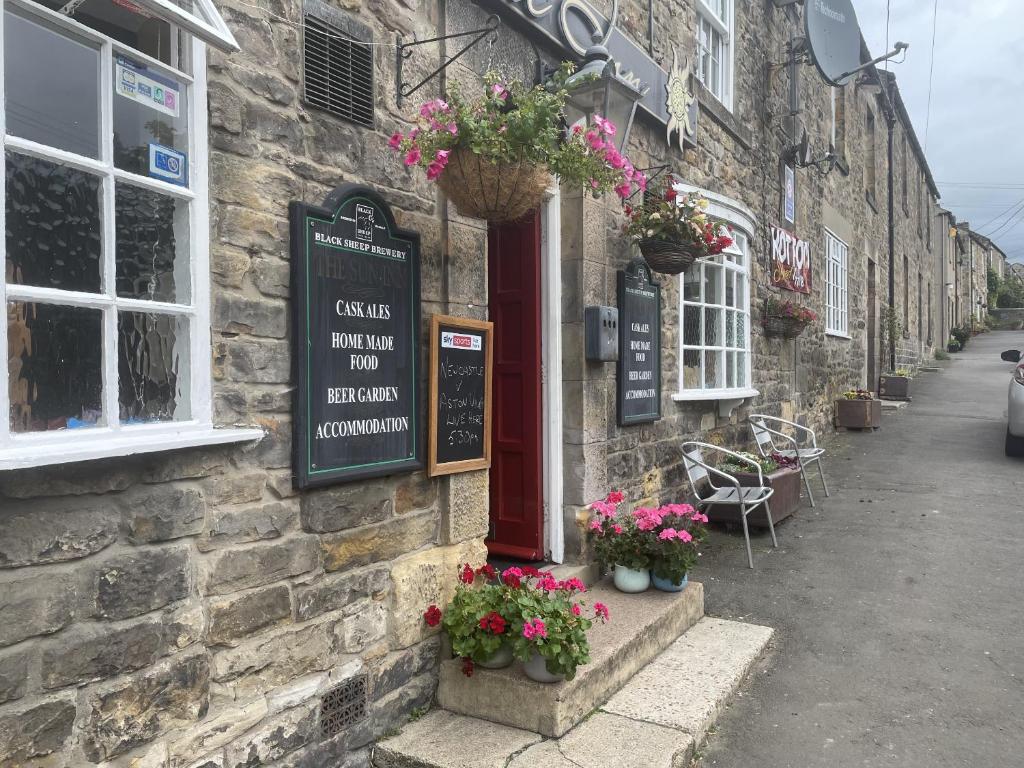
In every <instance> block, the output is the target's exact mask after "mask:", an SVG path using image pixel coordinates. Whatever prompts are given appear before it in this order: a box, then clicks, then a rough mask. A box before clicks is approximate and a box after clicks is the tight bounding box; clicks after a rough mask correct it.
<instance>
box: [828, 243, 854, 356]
mask: <svg viewBox="0 0 1024 768" xmlns="http://www.w3.org/2000/svg"><path fill="white" fill-rule="evenodd" d="M837 251H838V253H837ZM839 253H841V254H842V257H841V258H838V255H839ZM837 319H838V320H839V322H836V320H837ZM825 335H826V336H835V337H838V338H842V339H849V338H851V337H850V246H849V244H848V243H847V242H846V241H845V240H843V239H842V238H841V237H839V236H838V235H837V234H836V233H835V232H833V231H832V230H830V229H828V228H827V227H826V228H825Z"/></svg>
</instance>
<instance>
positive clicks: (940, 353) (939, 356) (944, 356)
mask: <svg viewBox="0 0 1024 768" xmlns="http://www.w3.org/2000/svg"><path fill="white" fill-rule="evenodd" d="M935 359H936V360H949V353H948V352H946V351H944V350H941V349H936V350H935Z"/></svg>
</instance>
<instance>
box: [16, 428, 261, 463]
mask: <svg viewBox="0 0 1024 768" xmlns="http://www.w3.org/2000/svg"><path fill="white" fill-rule="evenodd" d="M263 435H264V432H263V430H262V429H245V428H223V429H217V428H215V427H211V426H206V425H199V424H189V423H182V424H174V425H166V424H160V425H152V426H150V425H147V426H141V427H129V428H126V429H120V430H112V429H109V428H107V427H96V428H93V429H87V430H86V429H83V430H81V431H79V430H75V432H74V433H73V434H72V433H68V432H61V433H60V434H59V435H48V434H41V435H32V436H24V437H15V438H13V440H12V443H13V445H11V446H10V447H8V448H4V449H0V471H7V470H12V469H27V468H29V467H45V466H48V465H52V464H70V463H71V462H75V461H92V460H95V459H109V458H116V457H118V456H131V455H134V454H138V453H155V452H157V451H173V450H176V449H180V448H203V447H206V446H211V445H226V444H228V443H247V442H254V441H257V440H261V439H262V438H263Z"/></svg>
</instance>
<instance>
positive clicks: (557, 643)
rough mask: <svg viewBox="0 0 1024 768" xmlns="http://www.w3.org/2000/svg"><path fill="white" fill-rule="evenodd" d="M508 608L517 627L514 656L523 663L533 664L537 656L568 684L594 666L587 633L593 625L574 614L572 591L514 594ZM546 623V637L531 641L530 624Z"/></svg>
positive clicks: (536, 591) (536, 637) (531, 589)
mask: <svg viewBox="0 0 1024 768" xmlns="http://www.w3.org/2000/svg"><path fill="white" fill-rule="evenodd" d="M510 597H511V600H510V602H509V604H508V605H507V606H506V607H505V611H506V613H507V614H508V618H509V620H510V621H511V622H512V626H513V637H514V639H513V640H512V654H513V655H514V656H515V657H516V658H517V659H519V660H520V661H529V659H530V656H531V655H532V654H533V653H534V652H536V653H538V654H540V655H541V656H542V657H543V658H544V661H545V665H544V666H545V667H547V670H548V672H550V673H551V674H553V675H564V676H565V679H566V680H572V679H573V678H574V677H576V668H577V667H578V666H580V665H581V664H589V663H590V643H589V642H588V641H587V630H588V629H590V627H591V626H592V625H593V622H592V621H591V620H590V619H588V618H585V617H584V616H583V615H582V609H581V610H580V615H579V616H577V615H576V613H575V612H574V611H573V602H574V601H573V600H572V593H571V592H569V591H568V590H555V591H553V592H547V591H545V590H542V589H535V588H523V589H518V590H513V591H512V593H511V594H510ZM538 619H539V620H540V621H541V622H543V627H544V636H540V635H535V636H534V637H532V638H527V637H526V635H525V634H524V632H523V629H524V627H525V626H526V625H527V623H528V622H532V623H536V621H537V620H538Z"/></svg>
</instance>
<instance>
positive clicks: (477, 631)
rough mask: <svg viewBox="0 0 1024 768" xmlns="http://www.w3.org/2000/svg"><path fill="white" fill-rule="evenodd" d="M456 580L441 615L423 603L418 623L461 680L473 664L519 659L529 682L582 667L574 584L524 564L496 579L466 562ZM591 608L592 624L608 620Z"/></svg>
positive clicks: (582, 631) (496, 665) (583, 646)
mask: <svg viewBox="0 0 1024 768" xmlns="http://www.w3.org/2000/svg"><path fill="white" fill-rule="evenodd" d="M459 582H460V583H459V586H458V587H456V590H455V596H454V597H453V598H452V600H451V602H449V603H448V605H447V606H446V607H445V609H444V610H443V611H442V610H441V609H440V608H438V607H437V606H436V605H431V606H430V607H428V608H427V610H426V611H425V612H424V614H423V619H424V621H426V623H427V624H428V625H429V626H431V627H436V626H438V625H440V626H441V628H442V629H443V630H444V632H445V634H446V635H447V636H448V640H449V642H450V643H451V648H452V654H453V655H454V656H456V657H458V658H461V659H462V672H463V674H465V675H466V676H467V677H472V676H473V672H474V669H475V668H476V667H477V666H480V667H484V668H486V669H500V668H502V667H507V666H508V665H509V664H511V663H512V661H513V659H519V660H520V661H522V662H524V666H523V670H524V672H526V674H527V676H529V677H530V678H531V679H534V680H537V681H538V682H556V681H558V680H571V679H572V678H573V677H574V676H575V675H576V668H577V667H578V666H579V665H581V664H586V663H588V662H589V661H590V645H589V643H588V642H587V637H586V633H587V630H589V629H590V627H591V626H592V623H593V620H592V619H591V618H588V617H586V616H584V603H583V602H582V601H581V600H578V599H577V595H579V594H581V593H583V592H585V591H586V585H584V584H583V582H582V581H580V580H579V579H576V578H571V579H566V580H564V581H560V580H558V579H555V578H554V576H553V575H552V574H551V573H549V572H546V571H539V570H537V569H536V568H531V567H529V566H523V567H522V568H519V567H511V568H506V569H505V570H504V571H502V573H501V574H500V576H499V575H498V573H497V572H496V571H495V569H494V568H493V567H492V566H491V565H484V566H482V567H480V568H477V569H475V570H474V569H473V567H472V566H470V565H469V564H468V563H467V564H466V565H463V566H462V568H461V570H460V572H459ZM592 610H593V618H594V619H597V618H600V619H601V620H602V621H607V620H608V618H609V612H608V608H607V607H606V606H604V605H603V604H601V603H597V602H595V603H594V605H593V608H592Z"/></svg>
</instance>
